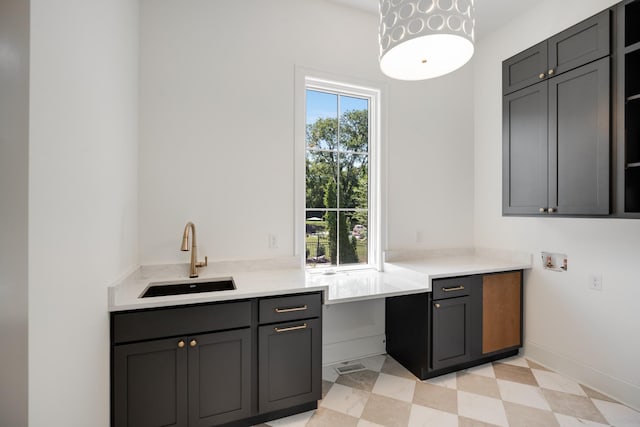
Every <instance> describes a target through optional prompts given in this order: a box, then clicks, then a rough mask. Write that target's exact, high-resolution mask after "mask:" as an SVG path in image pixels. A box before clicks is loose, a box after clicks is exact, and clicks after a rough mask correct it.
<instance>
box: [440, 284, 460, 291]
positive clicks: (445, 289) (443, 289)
mask: <svg viewBox="0 0 640 427" xmlns="http://www.w3.org/2000/svg"><path fill="white" fill-rule="evenodd" d="M453 291H464V286H462V285H460V286H455V287H453V288H442V292H453Z"/></svg>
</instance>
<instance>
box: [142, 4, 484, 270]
mask: <svg viewBox="0 0 640 427" xmlns="http://www.w3.org/2000/svg"><path fill="white" fill-rule="evenodd" d="M377 31H378V20H377V16H375V15H374V14H370V13H365V12H362V11H359V10H356V9H352V8H348V7H344V6H341V5H336V4H334V3H330V2H326V1H322V0H306V1H299V0H270V1H268V2H265V1H261V0H252V1H243V2H221V1H208V0H186V1H185V0H182V1H178V0H142V1H141V36H140V46H141V52H140V54H141V63H140V93H141V97H140V136H141V139H140V259H141V263H142V264H158V263H167V262H171V263H173V262H186V260H187V255H185V254H183V253H180V252H179V250H178V249H179V244H180V237H181V232H182V228H183V227H184V224H185V223H186V222H187V221H188V220H193V221H194V222H195V223H196V225H197V227H198V244H199V246H200V249H199V250H200V254H201V256H204V255H208V256H209V258H210V259H212V260H223V259H224V260H227V259H247V258H249V259H251V258H269V257H280V256H290V255H292V254H293V253H294V242H293V239H294V237H293V233H294V226H293V224H294V214H302V213H301V212H299V211H298V212H295V211H294V200H293V186H294V182H293V171H294V165H293V155H294V154H293V150H294V142H293V139H294V68H295V66H296V65H298V66H303V67H307V68H312V69H317V70H319V71H322V72H325V73H331V74H337V75H345V76H353V77H355V78H357V79H365V80H369V81H379V82H386V83H387V87H388V89H389V90H388V93H387V94H386V96H387V101H386V102H387V107H388V111H389V116H388V130H387V136H388V139H386V140H385V141H384V142H383V144H387V147H386V148H387V154H388V158H387V159H386V162H387V166H388V171H387V172H388V173H387V176H388V183H387V186H386V188H385V190H386V191H387V193H386V194H387V199H388V204H387V205H388V209H387V211H386V215H384V217H383V221H384V222H385V223H386V226H387V230H388V240H387V243H386V245H385V246H386V248H389V249H393V248H407V247H424V248H430V247H443V246H446V247H450V246H469V245H470V244H471V243H472V240H473V236H472V222H473V220H472V218H473V217H472V210H473V184H472V179H473V174H472V171H473V143H472V141H473V129H472V127H471V126H470V125H468V124H469V123H471V120H472V119H471V117H472V103H471V94H472V80H473V78H472V68H471V67H470V66H467V67H465V68H463V69H462V70H460V71H458V72H456V73H454V74H452V75H450V76H448V77H445V78H443V79H438V80H437V81H428V82H418V83H416V82H413V83H402V82H395V81H390V80H389V81H387V79H386V78H385V77H384V76H383V75H382V74H381V72H380V71H379V67H378V46H377V40H378V33H377ZM452 166H454V167H452ZM417 232H420V233H421V238H422V241H421V242H416V240H417V239H416V234H417ZM270 233H272V234H275V235H276V236H277V237H278V241H279V247H278V248H277V249H269V248H268V239H267V236H268V234H270Z"/></svg>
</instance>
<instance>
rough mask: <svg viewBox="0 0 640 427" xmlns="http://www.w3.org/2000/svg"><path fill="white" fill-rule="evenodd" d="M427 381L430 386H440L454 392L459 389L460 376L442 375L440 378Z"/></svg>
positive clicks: (453, 373)
mask: <svg viewBox="0 0 640 427" xmlns="http://www.w3.org/2000/svg"><path fill="white" fill-rule="evenodd" d="M425 381H426V382H428V383H429V384H433V385H439V386H441V387H446V388H450V389H453V390H457V389H458V375H457V374H456V373H455V372H452V373H450V374H446V375H440V376H439V377H435V378H429V379H428V380H425Z"/></svg>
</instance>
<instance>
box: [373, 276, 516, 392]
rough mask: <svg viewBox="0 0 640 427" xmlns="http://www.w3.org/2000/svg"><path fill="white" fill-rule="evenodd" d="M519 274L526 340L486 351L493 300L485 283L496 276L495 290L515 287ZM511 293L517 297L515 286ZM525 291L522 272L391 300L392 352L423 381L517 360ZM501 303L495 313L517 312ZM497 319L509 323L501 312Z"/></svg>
mask: <svg viewBox="0 0 640 427" xmlns="http://www.w3.org/2000/svg"><path fill="white" fill-rule="evenodd" d="M514 275H516V277H517V279H516V282H517V283H516V285H517V288H518V291H519V298H520V304H519V305H518V306H517V307H516V309H517V310H518V314H519V316H520V320H521V321H520V328H519V329H520V330H519V331H518V337H519V338H520V340H516V341H518V342H517V343H516V344H515V345H511V341H510V343H509V346H508V347H499V348H497V349H495V348H492V349H491V352H484V350H483V334H484V333H485V331H484V330H483V302H484V300H487V299H486V298H484V297H486V295H484V294H483V286H484V285H483V284H484V282H485V280H486V279H487V278H491V279H492V280H491V281H490V282H491V285H492V286H493V285H494V284H497V285H498V286H502V285H503V284H507V283H512V282H513V280H514ZM507 286H508V285H507ZM492 290H493V289H492ZM510 291H511V292H512V293H513V289H512V288H511V289H510ZM521 291H522V273H521V272H519V271H518V272H507V273H494V274H486V275H474V276H465V277H458V278H453V279H440V280H434V281H433V290H432V292H425V293H421V294H414V295H403V296H398V297H391V298H387V299H386V303H385V309H386V328H385V329H386V336H387V342H386V348H387V353H388V354H389V355H390V356H391V357H393V358H394V359H396V360H397V361H398V362H399V363H400V364H402V365H403V366H404V367H405V368H407V369H408V370H409V371H411V372H412V373H413V374H414V375H415V376H416V377H418V378H420V379H422V380H424V379H427V378H433V377H437V376H439V375H444V374H448V373H450V372H455V371H458V370H460V369H465V368H469V367H471V366H477V365H481V364H483V363H488V362H492V361H494V360H498V359H503V358H505V357H509V356H514V355H516V354H518V351H519V348H520V347H521V346H522V341H521V338H522V328H521V325H522V311H521V307H522V304H521V298H522V292H521ZM487 301H491V300H487ZM506 301H510V300H508V299H507V300H506ZM500 304H503V302H502V300H498V302H497V303H494V304H493V307H491V310H495V311H497V312H498V313H502V312H505V313H512V312H513V310H505V308H506V307H501V306H500ZM494 318H496V319H497V321H498V322H500V321H501V320H507V319H506V318H504V319H503V318H502V317H501V315H500V314H498V315H497V316H493V317H492V319H494ZM487 326H490V325H487Z"/></svg>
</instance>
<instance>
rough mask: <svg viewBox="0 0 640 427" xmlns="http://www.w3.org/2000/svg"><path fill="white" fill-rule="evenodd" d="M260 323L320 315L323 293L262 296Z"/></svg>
mask: <svg viewBox="0 0 640 427" xmlns="http://www.w3.org/2000/svg"><path fill="white" fill-rule="evenodd" d="M259 307H260V314H259V321H260V323H274V322H286V321H289V320H296V319H308V318H310V317H319V316H320V313H321V309H322V294H321V293H313V294H303V295H293V296H286V297H275V298H262V299H261V300H260V303H259Z"/></svg>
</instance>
